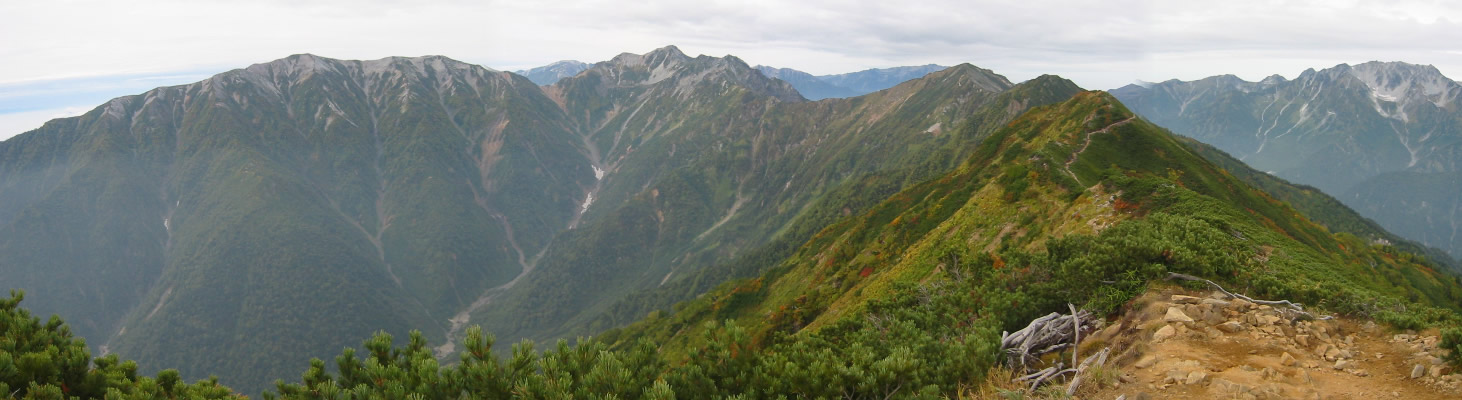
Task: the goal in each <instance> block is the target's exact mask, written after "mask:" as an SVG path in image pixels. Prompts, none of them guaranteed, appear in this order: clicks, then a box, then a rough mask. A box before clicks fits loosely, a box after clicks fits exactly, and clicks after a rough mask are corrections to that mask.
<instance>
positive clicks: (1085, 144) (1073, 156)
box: [1064, 115, 1137, 184]
mask: <svg viewBox="0 0 1462 400" xmlns="http://www.w3.org/2000/svg"><path fill="white" fill-rule="evenodd" d="M1134 119H1137V116H1135V115H1134V116H1131V117H1127V119H1124V120H1121V121H1117V122H1113V123H1112V124H1111V125H1107V126H1106V127H1105V128H1102V129H1097V130H1094V131H1091V132H1087V133H1086V138H1085V139H1083V140H1082V143H1081V148H1080V149H1078V150H1076V152H1073V153H1071V158H1070V159H1068V160H1066V165H1065V166H1064V169H1065V170H1066V174H1067V175H1071V179H1075V180H1076V183H1077V184H1080V183H1081V178H1077V177H1076V173H1074V172H1071V164H1075V163H1076V158H1077V157H1080V156H1081V153H1083V152H1086V148H1087V147H1091V137H1092V135H1095V134H1098V133H1107V132H1110V131H1111V130H1112V128H1116V127H1119V126H1122V125H1126V124H1127V123H1129V122H1132V120H1134Z"/></svg>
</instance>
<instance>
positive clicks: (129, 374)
mask: <svg viewBox="0 0 1462 400" xmlns="http://www.w3.org/2000/svg"><path fill="white" fill-rule="evenodd" d="M24 298H25V295H24V293H18V292H11V293H10V296H9V297H7V298H0V397H3V398H7V399H66V398H82V399H101V398H107V399H164V398H167V399H174V398H186V399H242V398H244V397H243V396H239V395H237V394H234V393H233V391H232V390H229V389H228V388H227V387H223V386H221V385H219V384H218V379H217V378H209V379H208V380H204V381H198V382H195V383H185V382H183V380H182V378H181V376H180V375H179V373H178V371H177V370H174V369H169V370H163V371H161V372H158V373H157V377H156V378H154V377H148V376H142V375H139V374H138V373H137V370H138V366H137V363H136V362H134V361H122V360H121V359H120V358H118V357H117V355H116V354H112V355H107V356H103V357H98V358H95V359H93V358H92V357H91V351H90V350H89V349H87V348H86V341H85V340H82V339H81V338H78V337H75V336H73V335H72V334H71V329H70V327H68V326H67V325H66V324H65V322H63V321H62V320H61V319H60V318H58V317H55V316H52V317H51V318H50V319H49V320H47V321H46V322H45V323H41V320H40V318H36V317H34V316H32V315H31V314H30V311H28V310H26V309H24V308H21V307H20V301H21V300H22V299H24Z"/></svg>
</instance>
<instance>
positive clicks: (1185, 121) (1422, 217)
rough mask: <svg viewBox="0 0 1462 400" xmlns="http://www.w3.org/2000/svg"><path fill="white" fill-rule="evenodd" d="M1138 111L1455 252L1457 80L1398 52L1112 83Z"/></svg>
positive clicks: (1461, 112)
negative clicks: (1267, 69)
mask: <svg viewBox="0 0 1462 400" xmlns="http://www.w3.org/2000/svg"><path fill="white" fill-rule="evenodd" d="M1112 94H1113V95H1115V96H1117V98H1119V99H1121V100H1122V102H1123V103H1126V104H1128V105H1129V106H1130V107H1132V109H1133V111H1135V112H1137V113H1138V114H1139V115H1142V116H1143V117H1145V118H1148V119H1150V120H1152V121H1153V122H1155V123H1157V124H1158V125H1162V126H1164V127H1168V128H1170V129H1172V130H1173V131H1175V132H1178V133H1180V134H1183V135H1187V136H1191V137H1193V138H1195V139H1197V140H1199V141H1202V142H1205V143H1209V144H1212V145H1214V146H1216V147H1217V148H1219V149H1221V150H1223V151H1225V152H1228V153H1229V154H1232V155H1234V156H1235V157H1237V158H1239V159H1240V160H1243V161H1244V162H1245V163H1248V164H1249V165H1252V166H1254V167H1255V168H1257V169H1259V170H1262V171H1266V172H1269V173H1272V174H1274V175H1276V176H1278V177H1281V178H1284V179H1287V180H1290V181H1294V182H1298V183H1302V184H1306V185H1311V186H1314V187H1316V188H1319V189H1320V190H1323V191H1325V192H1326V193H1330V194H1331V195H1333V196H1335V197H1336V198H1338V199H1340V200H1341V201H1343V202H1345V203H1346V204H1347V205H1349V206H1350V207H1352V208H1355V209H1357V210H1359V211H1361V212H1362V214H1364V215H1366V216H1367V217H1370V218H1372V219H1374V220H1376V221H1378V222H1379V223H1380V224H1381V225H1382V226H1384V227H1385V228H1386V229H1388V230H1390V231H1393V232H1396V233H1398V234H1401V235H1402V236H1405V237H1408V238H1411V239H1413V240H1416V241H1418V242H1421V243H1424V244H1426V245H1429V246H1435V247H1439V248H1442V249H1445V250H1447V251H1448V252H1450V253H1451V254H1452V255H1454V256H1456V255H1462V235H1459V234H1458V233H1459V232H1462V198H1459V197H1457V196H1455V194H1456V193H1457V188H1458V187H1459V186H1462V106H1459V104H1458V98H1459V97H1462V85H1459V84H1458V83H1457V82H1456V81H1453V80H1451V79H1448V78H1447V77H1445V76H1443V75H1442V74H1441V72H1440V71H1438V70H1437V69H1436V68H1435V67H1432V66H1424V65H1413V64H1406V63H1399V62H1391V63H1382V62H1368V63H1364V64H1359V65H1354V66H1351V65H1346V64H1341V65H1337V66H1335V67H1332V68H1328V69H1324V70H1319V71H1316V70H1313V69H1311V70H1306V71H1304V72H1303V73H1301V74H1300V75H1299V77H1297V78H1295V79H1294V80H1287V79H1285V78H1283V77H1281V76H1277V75H1275V76H1271V77H1268V78H1265V79H1263V80H1261V81H1259V82H1248V81H1244V80H1242V79H1239V78H1237V77H1235V76H1232V75H1223V76H1215V77H1210V78H1206V79H1202V80H1198V81H1192V82H1184V81H1177V80H1171V81H1166V82H1162V83H1156V84H1148V85H1145V86H1144V85H1128V86H1126V87H1123V88H1120V89H1116V90H1113V91H1112Z"/></svg>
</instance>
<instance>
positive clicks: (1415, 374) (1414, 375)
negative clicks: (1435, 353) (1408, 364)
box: [1411, 364, 1426, 379]
mask: <svg viewBox="0 0 1462 400" xmlns="http://www.w3.org/2000/svg"><path fill="white" fill-rule="evenodd" d="M1425 373H1426V367H1423V366H1421V364H1416V366H1415V367H1412V368H1411V379H1418V378H1421V376H1422V374H1425Z"/></svg>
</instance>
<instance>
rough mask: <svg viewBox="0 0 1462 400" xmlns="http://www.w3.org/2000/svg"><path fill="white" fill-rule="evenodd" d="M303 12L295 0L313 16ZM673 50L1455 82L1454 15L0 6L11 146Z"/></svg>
mask: <svg viewBox="0 0 1462 400" xmlns="http://www.w3.org/2000/svg"><path fill="white" fill-rule="evenodd" d="M302 4H303V5H302ZM670 44H673V45H676V46H679V47H680V49H681V50H683V51H685V52H686V53H688V54H690V55H696V54H707V55H713V56H722V55H727V54H731V55H736V56H738V57H740V58H741V59H743V60H745V61H746V62H747V63H750V64H753V65H755V64H765V65H771V66H777V67H787V68H795V69H799V70H803V71H807V72H811V73H813V74H831V73H842V72H852V71H857V70H863V69H868V68H881V67H892V66H900V65H921V64H929V63H936V64H942V65H954V64H958V63H964V62H968V63H971V64H974V65H977V66H980V67H984V68H989V69H992V70H994V71H995V72H997V73H1000V74H1003V75H1005V76H1006V77H1008V78H1010V79H1011V80H1013V81H1017V82H1018V81H1022V80H1026V79H1030V78H1033V77H1035V76H1038V75H1040V74H1046V73H1050V74H1057V75H1061V76H1064V77H1067V78H1070V79H1072V80H1074V81H1076V83H1077V84H1079V85H1081V86H1083V87H1086V88H1089V89H1111V88H1115V87H1119V86H1122V85H1125V84H1127V83H1131V82H1133V81H1135V80H1146V81H1162V80H1167V79H1172V78H1177V79H1184V80H1191V79H1198V78H1203V77H1207V76H1212V75H1218V74H1225V73H1232V74H1235V75H1238V76H1239V77H1242V78H1244V79H1248V80H1258V79H1261V78H1263V77H1265V76H1268V75H1271V74H1280V75H1283V76H1285V77H1288V78H1293V77H1295V76H1296V75H1298V74H1299V73H1300V72H1301V71H1304V70H1305V69H1306V68H1316V69H1322V68H1327V67H1330V66H1334V65H1336V64H1340V63H1352V64H1353V63H1360V62H1365V61H1370V60H1383V61H1406V62H1411V63H1417V64H1432V65H1435V66H1436V67H1437V68H1439V69H1441V71H1442V73H1443V74H1446V75H1448V76H1449V77H1451V78H1453V79H1458V78H1459V77H1462V2H1457V1H1444V0H1418V1H1408V0H1399V1H1344V0H1323V1H1282V0H1254V1H1250V0H1225V1H1214V2H1201V1H1168V0H1101V1H1054V0H1052V1H1046V0H1012V1H1003V0H996V1H986V0H953V1H943V0H937V1H928V0H922V1H920V0H915V1H910V0H881V1H823V0H795V1H747V0H737V1H717V0H690V1H680V0H622V1H577V0H570V1H536V0H532V1H497V0H488V1H466V0H439V1H405V0H321V1H309V0H280V1H276V0H251V1H238V0H229V1H212V0H187V1H145V2H144V1H133V2H124V1H66V0H49V1H39V0H37V1H9V0H7V1H4V2H3V3H0V60H4V62H0V139H4V138H7V137H9V136H12V135H14V134H19V133H21V132H23V131H27V130H30V129H34V128H37V127H39V126H40V125H41V123H43V122H44V121H46V120H48V119H50V118H55V117H61V116H69V115H77V114H79V113H82V112H85V111H87V110H90V109H91V108H94V107H96V106H97V105H99V104H101V103H102V102H105V101H106V100H107V99H110V98H113V97H117V96H121V95H127V94H137V93H142V92H144V91H146V90H148V89H150V88H153V87H157V86H163V85H174V84H182V83H189V82H194V81H198V80H201V79H203V78H206V77H208V76H210V75H213V74H216V73H219V72H223V71H227V70H230V69H235V68H241V67H245V66H248V65H249V64H254V63H260V62H267V61H270V60H274V59H278V58H283V57H285V56H288V55H290V54H296V53H313V54H317V55H321V56H326V57H333V58H343V59H376V58H382V57H387V56H419V55H429V54H439V55H445V56H448V57H451V58H455V59H458V60H462V61H467V62H472V63H477V64H481V65H484V66H487V67H491V68H496V69H501V70H516V69H521V68H527V67H533V66H538V65H543V64H547V63H550V62H553V61H557V60H564V59H575V60H581V61H586V62H594V61H603V60H607V59H609V58H611V57H613V56H614V55H616V54H619V53H622V52H633V53H644V52H647V51H649V50H652V49H655V48H659V47H663V46H665V45H670Z"/></svg>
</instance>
